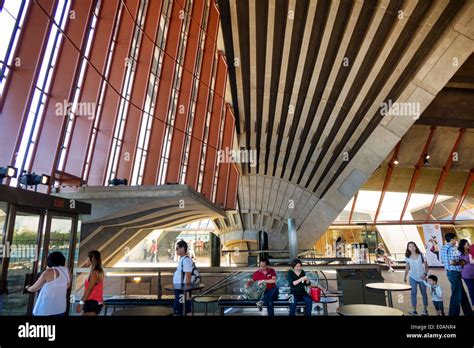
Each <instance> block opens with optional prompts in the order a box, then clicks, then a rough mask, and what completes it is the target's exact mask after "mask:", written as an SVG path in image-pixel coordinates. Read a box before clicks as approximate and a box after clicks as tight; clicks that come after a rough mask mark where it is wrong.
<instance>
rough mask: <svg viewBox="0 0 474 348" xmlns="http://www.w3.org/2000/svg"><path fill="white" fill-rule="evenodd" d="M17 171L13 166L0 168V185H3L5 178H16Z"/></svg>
mask: <svg viewBox="0 0 474 348" xmlns="http://www.w3.org/2000/svg"><path fill="white" fill-rule="evenodd" d="M17 172H18V169H16V168H15V167H13V166H6V167H0V184H3V179H5V178H16V174H17Z"/></svg>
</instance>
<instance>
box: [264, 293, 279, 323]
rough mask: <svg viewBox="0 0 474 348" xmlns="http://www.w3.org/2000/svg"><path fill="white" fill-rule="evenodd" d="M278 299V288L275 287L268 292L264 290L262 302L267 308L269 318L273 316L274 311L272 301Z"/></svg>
mask: <svg viewBox="0 0 474 348" xmlns="http://www.w3.org/2000/svg"><path fill="white" fill-rule="evenodd" d="M277 298H278V288H277V287H275V288H273V289H270V290H265V293H264V294H263V297H262V301H263V303H264V304H265V306H266V307H267V313H268V315H269V316H271V317H272V316H274V315H275V311H274V309H273V301H274V300H276V299H277Z"/></svg>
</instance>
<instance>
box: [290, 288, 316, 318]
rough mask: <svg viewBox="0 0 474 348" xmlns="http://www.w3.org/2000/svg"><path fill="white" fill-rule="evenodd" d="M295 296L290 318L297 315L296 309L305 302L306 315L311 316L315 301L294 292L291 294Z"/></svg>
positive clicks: (305, 295) (291, 304) (306, 295)
mask: <svg viewBox="0 0 474 348" xmlns="http://www.w3.org/2000/svg"><path fill="white" fill-rule="evenodd" d="M291 295H293V300H292V302H290V316H294V315H296V307H297V306H298V302H299V301H304V302H305V304H306V308H305V315H306V316H307V317H309V316H311V311H312V310H313V300H312V299H311V297H310V296H309V295H308V294H307V293H304V294H296V293H294V292H292V293H291Z"/></svg>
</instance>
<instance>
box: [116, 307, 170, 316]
mask: <svg viewBox="0 0 474 348" xmlns="http://www.w3.org/2000/svg"><path fill="white" fill-rule="evenodd" d="M173 313H174V311H173V308H170V307H165V306H137V307H131V308H125V309H121V310H119V311H116V312H113V313H112V315H120V316H129V315H130V316H135V315H144V316H145V315H153V316H170V315H173Z"/></svg>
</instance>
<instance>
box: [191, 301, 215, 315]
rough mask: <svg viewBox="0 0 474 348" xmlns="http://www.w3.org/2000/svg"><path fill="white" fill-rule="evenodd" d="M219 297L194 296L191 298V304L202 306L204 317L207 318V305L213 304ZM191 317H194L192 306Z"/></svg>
mask: <svg viewBox="0 0 474 348" xmlns="http://www.w3.org/2000/svg"><path fill="white" fill-rule="evenodd" d="M219 297H220V296H195V297H193V302H195V303H202V304H204V315H205V316H207V305H208V304H209V303H215V302H217V301H218V300H219ZM193 315H194V306H193Z"/></svg>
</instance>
